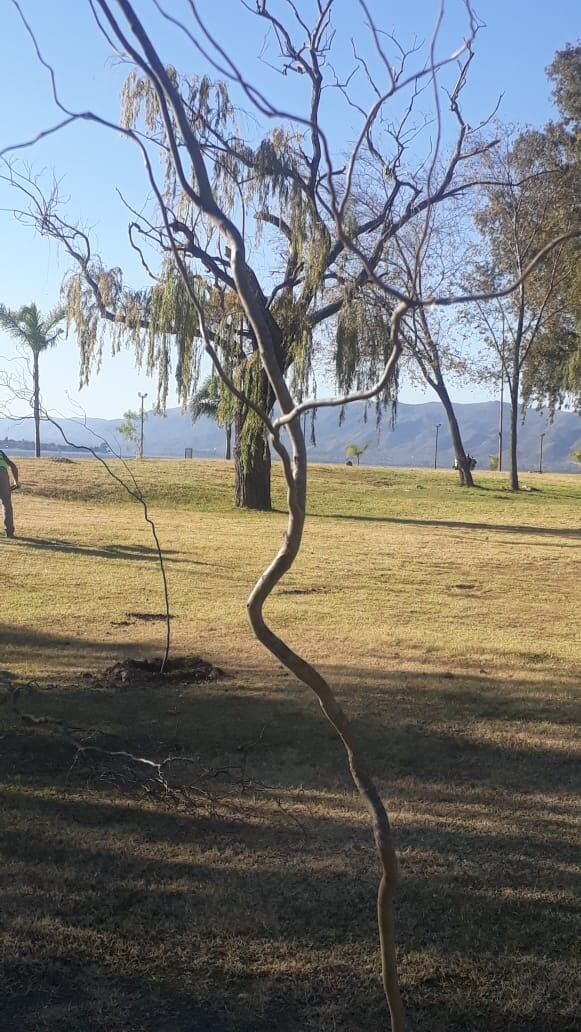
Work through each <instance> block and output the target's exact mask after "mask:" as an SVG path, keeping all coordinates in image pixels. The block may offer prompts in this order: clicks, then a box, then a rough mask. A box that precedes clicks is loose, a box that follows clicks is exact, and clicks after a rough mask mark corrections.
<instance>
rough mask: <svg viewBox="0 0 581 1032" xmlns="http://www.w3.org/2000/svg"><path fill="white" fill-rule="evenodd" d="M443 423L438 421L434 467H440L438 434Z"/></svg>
mask: <svg viewBox="0 0 581 1032" xmlns="http://www.w3.org/2000/svg"><path fill="white" fill-rule="evenodd" d="M441 425H442V424H441V423H436V444H435V447H434V469H437V468H438V434H439V432H440V427H441Z"/></svg>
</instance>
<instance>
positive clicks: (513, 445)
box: [510, 389, 519, 491]
mask: <svg viewBox="0 0 581 1032" xmlns="http://www.w3.org/2000/svg"><path fill="white" fill-rule="evenodd" d="M517 445H518V389H517V393H516V395H515V393H514V390H511V392H510V488H511V491H518V490H519V482H518V455H517Z"/></svg>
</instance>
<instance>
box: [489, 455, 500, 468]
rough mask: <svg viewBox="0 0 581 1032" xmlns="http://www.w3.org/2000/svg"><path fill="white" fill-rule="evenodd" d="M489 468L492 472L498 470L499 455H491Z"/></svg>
mask: <svg viewBox="0 0 581 1032" xmlns="http://www.w3.org/2000/svg"><path fill="white" fill-rule="evenodd" d="M488 468H489V469H492V470H495V469H498V455H489V457H488Z"/></svg>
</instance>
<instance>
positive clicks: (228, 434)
mask: <svg viewBox="0 0 581 1032" xmlns="http://www.w3.org/2000/svg"><path fill="white" fill-rule="evenodd" d="M225 435H226V451H225V453H224V458H225V459H231V458H232V423H228V425H227V426H226V428H225Z"/></svg>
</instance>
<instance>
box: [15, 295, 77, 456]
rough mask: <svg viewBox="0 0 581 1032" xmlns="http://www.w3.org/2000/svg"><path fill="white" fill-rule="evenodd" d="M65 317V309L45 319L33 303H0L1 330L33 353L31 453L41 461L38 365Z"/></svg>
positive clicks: (50, 313)
mask: <svg viewBox="0 0 581 1032" xmlns="http://www.w3.org/2000/svg"><path fill="white" fill-rule="evenodd" d="M64 317H65V311H64V308H53V309H52V311H51V312H49V313H48V315H47V316H46V318H45V319H43V318H42V316H41V314H40V311H39V309H38V308H37V306H36V305H35V304H34V302H33V303H32V304H30V305H23V307H22V308H18V309H11V308H6V306H5V305H2V304H0V327H1V328H2V329H3V330H6V332H7V333H9V334H10V336H11V337H14V339H15V340H17V341H18V342H19V343H20V344H23V345H24V346H25V347H27V348H30V350H31V351H32V380H33V389H34V394H33V409H34V454H35V455H36V458H37V459H39V458H40V380H39V369H38V363H39V358H40V355H41V354H42V352H43V351H47V350H48V348H52V347H54V346H55V344H56V342H57V340H58V338H59V337H60V335H61V333H62V332H63V331H62V328H59V325H58V324H59V323H60V322H62V321H63V319H64Z"/></svg>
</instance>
